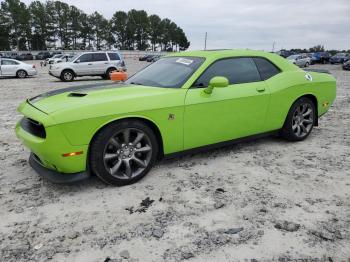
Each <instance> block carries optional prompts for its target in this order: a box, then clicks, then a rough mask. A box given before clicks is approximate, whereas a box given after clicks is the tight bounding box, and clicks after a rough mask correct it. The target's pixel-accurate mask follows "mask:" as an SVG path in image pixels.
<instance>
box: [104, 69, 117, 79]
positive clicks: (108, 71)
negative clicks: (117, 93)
mask: <svg viewBox="0 0 350 262" xmlns="http://www.w3.org/2000/svg"><path fill="white" fill-rule="evenodd" d="M116 70H117V69H116V68H112V67H111V68H108V69H107V71H106V75H105V78H104V79H111V76H110V73H112V72H113V71H116Z"/></svg>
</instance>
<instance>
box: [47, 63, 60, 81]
mask: <svg viewBox="0 0 350 262" xmlns="http://www.w3.org/2000/svg"><path fill="white" fill-rule="evenodd" d="M51 66H52V65H51ZM51 66H50V67H51ZM49 74H50V75H51V76H54V77H57V78H59V77H60V76H61V71H60V70H55V69H50V70H49Z"/></svg>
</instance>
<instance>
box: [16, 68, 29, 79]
mask: <svg viewBox="0 0 350 262" xmlns="http://www.w3.org/2000/svg"><path fill="white" fill-rule="evenodd" d="M16 76H17V77H18V78H26V77H27V72H26V71H24V70H18V71H17V73H16Z"/></svg>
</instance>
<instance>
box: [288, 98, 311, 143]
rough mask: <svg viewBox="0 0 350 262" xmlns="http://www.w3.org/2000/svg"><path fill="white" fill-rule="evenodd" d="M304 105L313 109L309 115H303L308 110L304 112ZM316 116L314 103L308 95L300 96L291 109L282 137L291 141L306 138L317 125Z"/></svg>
mask: <svg viewBox="0 0 350 262" xmlns="http://www.w3.org/2000/svg"><path fill="white" fill-rule="evenodd" d="M303 106H306V109H307V110H311V112H310V113H309V114H308V115H307V116H302V115H305V114H306V113H307V112H308V111H304V112H302V109H303ZM299 112H301V113H299ZM316 117H317V115H316V109H315V105H314V103H313V102H312V101H311V100H310V99H309V98H307V97H301V98H299V99H298V100H297V101H295V102H294V103H293V105H292V106H291V108H290V109H289V112H288V115H287V118H286V120H285V122H284V125H283V128H282V130H281V135H282V137H284V138H285V139H287V140H290V141H302V140H304V139H305V138H307V137H308V136H309V135H310V133H311V131H312V128H313V126H314V125H315V122H316ZM306 122H307V123H306ZM298 126H299V127H298Z"/></svg>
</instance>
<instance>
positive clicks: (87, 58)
mask: <svg viewBox="0 0 350 262" xmlns="http://www.w3.org/2000/svg"><path fill="white" fill-rule="evenodd" d="M78 60H80V63H86V62H92V61H93V60H92V54H83V55H81V56H80V57H79V58H78Z"/></svg>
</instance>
